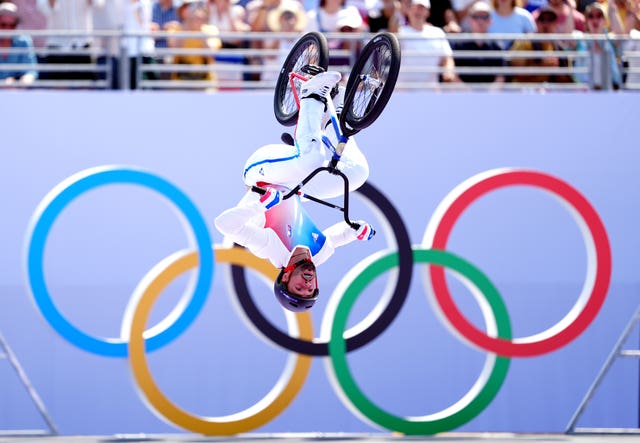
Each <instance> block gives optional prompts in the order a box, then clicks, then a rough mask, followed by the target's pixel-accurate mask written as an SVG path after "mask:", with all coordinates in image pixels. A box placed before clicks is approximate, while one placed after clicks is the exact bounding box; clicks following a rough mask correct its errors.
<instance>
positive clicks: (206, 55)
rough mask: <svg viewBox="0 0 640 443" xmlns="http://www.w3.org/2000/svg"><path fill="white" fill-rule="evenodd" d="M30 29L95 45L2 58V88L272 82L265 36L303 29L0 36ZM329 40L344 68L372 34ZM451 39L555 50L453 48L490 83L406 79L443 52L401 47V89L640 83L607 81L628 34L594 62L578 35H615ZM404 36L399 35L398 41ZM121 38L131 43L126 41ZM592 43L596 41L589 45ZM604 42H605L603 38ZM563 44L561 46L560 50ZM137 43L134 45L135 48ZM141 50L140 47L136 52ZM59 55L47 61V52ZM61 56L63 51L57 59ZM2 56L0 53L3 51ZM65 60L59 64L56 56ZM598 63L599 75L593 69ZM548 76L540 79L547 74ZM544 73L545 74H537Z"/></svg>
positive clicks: (462, 71)
mask: <svg viewBox="0 0 640 443" xmlns="http://www.w3.org/2000/svg"><path fill="white" fill-rule="evenodd" d="M14 35H29V36H31V37H32V38H33V39H34V40H38V41H42V40H44V39H45V38H46V37H50V36H56V37H60V36H63V37H83V38H84V37H90V38H91V39H92V40H93V42H94V44H92V45H91V46H89V47H81V48H70V49H61V48H50V47H46V46H42V47H36V48H34V49H33V51H34V52H35V55H36V56H37V60H38V62H37V64H36V65H35V66H31V65H28V64H16V63H11V64H8V63H0V87H5V88H6V87H11V88H30V89H33V88H40V89H41V88H63V89H143V90H176V89H186V90H206V91H222V90H260V89H272V88H273V86H274V84H275V79H276V78H277V75H278V72H279V69H280V66H281V62H282V60H284V58H285V57H286V55H287V54H288V51H289V49H288V48H289V47H290V46H287V45H286V44H285V45H284V46H281V47H280V48H279V49H278V48H276V49H266V48H265V47H264V46H265V45H264V43H265V42H274V41H280V42H289V43H288V44H289V45H290V44H291V42H293V41H295V39H296V38H298V37H299V35H300V34H286V33H258V32H256V33H220V34H219V35H218V37H219V38H220V39H221V40H222V41H227V40H229V41H238V40H239V41H242V42H243V45H242V46H241V47H234V48H221V49H209V48H206V49H201V48H198V49H196V48H191V49H189V48H180V47H170V48H156V49H155V50H154V51H153V52H152V53H148V54H142V53H136V54H135V55H133V54H131V53H130V52H129V51H131V44H130V42H131V41H132V39H133V41H138V42H141V41H142V40H143V39H145V38H149V37H151V36H153V37H154V38H159V37H160V38H171V39H173V40H175V41H182V40H184V39H190V40H191V41H193V40H194V39H202V41H206V40H207V39H208V38H211V35H210V34H206V33H193V32H157V33H153V34H151V33H125V32H121V31H96V32H94V33H92V34H89V35H87V34H86V33H78V32H71V31H58V32H53V31H42V30H38V31H26V30H18V31H0V38H2V37H3V36H5V37H6V36H14ZM326 36H327V38H328V40H329V42H330V44H331V46H335V45H334V44H335V43H339V42H342V46H341V49H331V52H330V55H331V57H332V64H331V67H332V69H336V70H339V71H341V72H343V73H345V74H348V72H349V69H350V66H352V65H353V63H354V61H355V59H356V57H357V54H358V48H359V47H361V45H362V43H363V42H366V41H367V40H368V39H369V38H371V36H372V34H366V33H365V34H356V33H328V34H326ZM447 39H448V40H449V42H450V43H453V42H457V41H464V40H466V41H469V40H483V41H495V42H498V43H500V42H505V41H514V40H527V41H533V42H536V41H539V42H543V41H547V42H553V43H554V44H555V45H556V46H557V48H558V49H556V50H553V51H536V50H531V51H513V50H501V51H456V50H454V52H453V56H454V58H455V59H456V60H463V59H465V58H476V57H478V56H481V57H482V58H494V59H499V60H501V61H502V62H503V64H502V65H501V66H489V67H487V66H484V67H475V66H474V67H465V66H456V68H455V70H454V71H455V73H456V74H458V75H467V76H477V75H490V76H503V77H505V78H506V79H507V81H506V82H504V83H493V82H454V83H444V82H441V81H431V82H427V81H422V80H420V81H413V82H411V81H405V80H403V73H408V74H412V75H414V76H415V75H418V76H422V74H424V77H425V78H428V77H429V76H431V77H433V76H434V74H435V78H439V76H440V74H442V72H443V68H441V67H440V66H437V65H436V66H434V65H433V64H431V65H430V64H429V63H422V61H428V60H429V59H430V58H433V57H437V56H439V55H440V54H439V53H435V52H426V51H415V50H414V51H411V50H405V51H403V53H402V59H403V64H402V67H401V76H400V79H399V80H398V83H397V88H399V89H406V90H431V89H439V90H496V89H499V90H528V89H536V90H570V91H575V90H578V91H587V90H591V89H594V86H596V85H594V83H593V79H594V78H595V77H598V78H600V79H601V85H600V87H599V88H598V89H605V90H608V89H612V88H614V87H616V88H617V87H620V88H625V89H640V83H633V82H630V81H627V82H623V84H620V85H614V84H613V82H612V76H611V70H610V63H611V59H612V58H615V59H616V60H618V62H619V64H620V69H621V72H622V75H623V77H625V78H626V77H627V76H631V77H629V79H631V78H636V77H640V75H639V74H640V68H639V67H637V66H638V65H640V52H637V51H624V50H623V48H624V47H625V46H626V42H628V41H630V40H629V38H628V37H616V38H615V39H613V40H615V43H616V46H617V48H618V50H617V51H616V52H615V53H612V52H611V51H603V52H602V53H601V54H600V55H599V57H600V63H599V64H597V63H596V62H595V61H594V60H595V54H594V52H593V51H585V50H580V51H578V50H576V49H575V45H576V43H577V42H579V41H582V42H598V43H600V44H602V43H603V42H605V41H606V40H609V41H611V40H612V39H610V38H608V37H605V36H593V35H580V36H574V35H565V34H553V35H540V34H524V35H523V34H448V35H447ZM404 40H408V38H407V37H400V41H401V44H402V42H403V41H404ZM125 42H129V43H128V44H125ZM589 46H591V47H592V46H594V45H589ZM603 46H604V45H603ZM560 47H563V48H564V49H559V48H560ZM134 49H135V48H134ZM28 50H29V49H22V48H20V49H16V48H13V49H12V48H9V49H7V48H0V54H7V53H12V54H24V53H25V52H26V51H28ZM136 52H138V51H136ZM53 56H56V57H58V60H56V61H55V62H52V57H53ZM69 56H72V57H76V58H77V60H74V61H73V62H68V61H67V62H64V60H66V59H65V58H64V57H69ZM61 57H62V58H61ZM185 57H198V58H200V59H201V62H200V63H197V64H195V63H194V64H187V63H184V62H182V61H181V59H182V58H185ZM545 57H555V58H557V59H559V60H563V62H564V63H562V64H561V66H553V67H551V66H543V65H542V64H538V65H536V64H534V65H533V66H531V65H528V66H515V65H513V64H512V62H513V61H514V60H517V59H534V60H535V59H538V60H539V59H541V58H545ZM0 58H1V57H0ZM60 60H63V63H60ZM597 66H600V69H601V72H600V73H599V75H597V76H596V75H594V74H597V73H596V72H595V69H597ZM29 69H35V70H36V71H37V72H38V78H37V80H35V81H34V82H33V83H31V84H28V85H22V84H19V83H17V84H16V83H14V84H12V85H6V84H4V82H3V81H2V80H1V77H2V76H3V74H4V73H8V72H12V71H26V70H29ZM523 75H524V76H535V77H538V79H537V80H536V81H531V82H527V81H524V82H523V81H510V80H512V79H516V78H517V77H521V76H523ZM553 76H564V77H565V78H569V79H570V81H565V82H557V81H554V80H553V78H554V77H553ZM545 77H549V78H550V80H547V81H545V80H544V78H545ZM540 79H543V80H540Z"/></svg>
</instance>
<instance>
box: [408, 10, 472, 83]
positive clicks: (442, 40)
mask: <svg viewBox="0 0 640 443" xmlns="http://www.w3.org/2000/svg"><path fill="white" fill-rule="evenodd" d="M430 8H431V4H430V3H429V0H413V2H412V3H411V6H410V7H409V9H408V17H407V18H408V22H407V24H406V25H404V26H401V27H400V31H399V33H398V35H399V36H400V44H401V47H402V52H403V60H402V66H401V67H400V74H399V79H398V81H399V82H400V83H408V84H409V85H411V86H413V87H415V86H418V85H419V84H422V83H432V84H433V83H438V82H439V81H443V82H457V81H460V79H459V78H458V77H457V75H456V74H455V63H454V61H453V52H452V50H451V46H450V45H449V41H448V40H447V36H446V35H445V33H444V31H443V30H442V29H440V28H436V27H435V26H433V25H432V24H430V23H428V22H427V19H428V18H429V10H430ZM411 53H413V54H411ZM409 54H411V55H409ZM416 67H418V69H420V68H424V67H426V68H427V69H429V72H419V71H413V69H414V68H416Z"/></svg>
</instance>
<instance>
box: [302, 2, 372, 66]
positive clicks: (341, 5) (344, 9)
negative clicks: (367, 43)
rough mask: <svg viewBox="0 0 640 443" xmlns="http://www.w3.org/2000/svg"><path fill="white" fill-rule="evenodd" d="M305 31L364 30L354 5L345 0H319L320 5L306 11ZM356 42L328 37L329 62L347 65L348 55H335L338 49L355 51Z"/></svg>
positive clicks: (364, 27)
mask: <svg viewBox="0 0 640 443" xmlns="http://www.w3.org/2000/svg"><path fill="white" fill-rule="evenodd" d="M307 16H308V21H307V29H306V31H307V32H310V31H319V32H322V33H325V32H363V31H365V30H366V26H365V24H364V21H363V20H362V16H361V15H360V11H359V10H358V8H356V7H355V6H348V5H347V4H346V2H345V0H320V5H319V7H318V8H316V9H312V10H310V11H308V13H307ZM355 43H356V42H355V41H353V40H351V41H348V40H340V39H329V55H330V59H329V64H330V65H349V64H350V62H351V60H350V58H349V57H343V56H336V51H338V50H350V52H351V54H355V53H356V52H357V47H355V46H353V45H352V44H355Z"/></svg>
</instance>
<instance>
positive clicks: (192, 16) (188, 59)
mask: <svg viewBox="0 0 640 443" xmlns="http://www.w3.org/2000/svg"><path fill="white" fill-rule="evenodd" d="M178 16H179V18H180V20H181V22H182V24H181V25H180V26H179V27H176V28H174V29H170V31H191V32H197V33H200V34H202V33H206V34H208V37H205V38H203V37H202V36H200V35H198V36H195V37H186V38H184V37H170V38H169V39H168V43H169V46H170V47H171V48H176V49H189V50H191V51H193V50H197V49H200V50H202V52H201V53H193V52H190V53H184V54H178V55H176V56H175V57H174V59H173V63H175V64H179V65H187V66H198V65H200V66H211V65H213V63H214V59H213V56H212V55H211V54H210V51H211V50H212V49H213V50H215V49H220V47H221V46H222V43H221V42H220V39H219V38H218V30H217V29H216V28H215V27H213V26H211V25H209V24H208V22H209V8H208V5H207V3H206V2H203V1H197V0H196V1H193V0H185V1H184V2H183V3H182V5H181V6H180V8H179V9H178ZM172 79H174V80H186V81H207V82H214V81H216V80H217V76H216V75H215V72H214V70H213V69H203V70H198V71H197V72H196V71H191V70H182V71H178V72H176V73H174V74H173V75H172Z"/></svg>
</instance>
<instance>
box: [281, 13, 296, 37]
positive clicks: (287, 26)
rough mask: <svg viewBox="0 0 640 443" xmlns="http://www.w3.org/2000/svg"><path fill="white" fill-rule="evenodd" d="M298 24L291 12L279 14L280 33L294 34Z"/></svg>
mask: <svg viewBox="0 0 640 443" xmlns="http://www.w3.org/2000/svg"><path fill="white" fill-rule="evenodd" d="M297 24H298V16H296V14H295V13H294V12H292V11H284V12H283V13H282V14H280V29H281V30H282V32H294V31H295V30H296V25H297Z"/></svg>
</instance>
